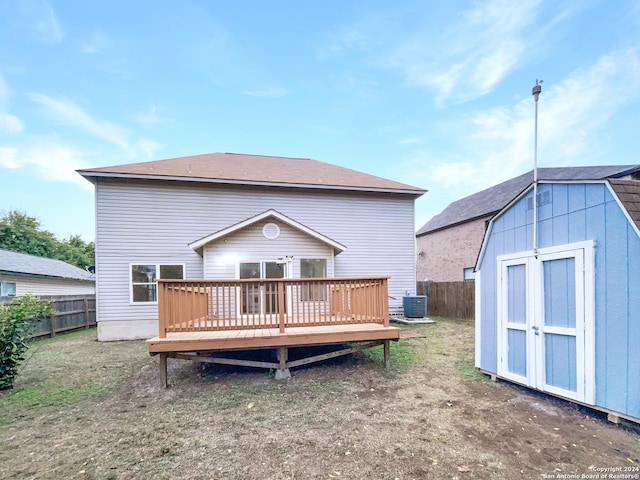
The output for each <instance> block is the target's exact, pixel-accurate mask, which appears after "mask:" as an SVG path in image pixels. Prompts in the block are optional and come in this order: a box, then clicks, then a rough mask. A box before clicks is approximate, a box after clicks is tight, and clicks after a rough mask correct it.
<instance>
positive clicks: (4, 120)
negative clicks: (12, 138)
mask: <svg viewBox="0 0 640 480" xmlns="http://www.w3.org/2000/svg"><path fill="white" fill-rule="evenodd" d="M10 96H11V91H10V90H9V87H8V86H7V84H6V82H5V81H4V78H3V76H2V75H0V134H8V135H16V134H18V133H22V131H23V130H24V124H23V123H22V120H20V118H18V117H16V116H15V115H12V114H10V113H9V112H8V111H7V105H8V104H9V97H10Z"/></svg>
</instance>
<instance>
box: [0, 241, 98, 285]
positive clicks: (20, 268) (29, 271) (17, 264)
mask: <svg viewBox="0 0 640 480" xmlns="http://www.w3.org/2000/svg"><path fill="white" fill-rule="evenodd" d="M0 273H11V274H17V275H36V276H44V277H57V278H66V279H73V280H85V281H91V282H93V281H95V280H94V277H93V275H92V274H90V273H89V272H87V271H85V270H82V269H81V268H78V267H76V266H74V265H70V264H68V263H65V262H63V261H62V260H54V259H53V258H44V257H36V256H34V255H27V254H25V253H18V252H12V251H10V250H3V249H0Z"/></svg>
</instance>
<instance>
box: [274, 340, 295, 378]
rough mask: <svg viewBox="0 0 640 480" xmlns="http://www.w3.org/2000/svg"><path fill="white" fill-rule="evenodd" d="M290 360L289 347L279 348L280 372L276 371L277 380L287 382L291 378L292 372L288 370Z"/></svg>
mask: <svg viewBox="0 0 640 480" xmlns="http://www.w3.org/2000/svg"><path fill="white" fill-rule="evenodd" d="M288 358H289V349H288V348H287V347H278V370H276V380H286V379H287V378H291V372H290V371H289V369H288V368H287V360H288Z"/></svg>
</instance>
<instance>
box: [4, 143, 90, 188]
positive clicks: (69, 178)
mask: <svg viewBox="0 0 640 480" xmlns="http://www.w3.org/2000/svg"><path fill="white" fill-rule="evenodd" d="M0 166H1V167H4V168H12V169H15V168H29V167H31V168H33V169H34V170H35V172H36V174H37V175H38V176H39V177H41V178H42V179H44V180H49V181H54V182H60V181H62V182H71V183H77V184H80V185H83V186H85V187H88V186H90V185H89V184H88V182H86V181H84V180H83V179H82V177H80V175H78V174H77V173H76V172H75V170H77V169H79V168H85V167H87V166H89V162H88V161H87V159H86V158H85V156H84V155H83V154H82V153H80V152H78V151H76V150H74V149H73V148H70V147H67V146H64V145H61V144H60V143H58V142H57V141H55V140H52V139H50V138H31V139H30V141H29V144H28V146H26V147H23V148H21V147H0Z"/></svg>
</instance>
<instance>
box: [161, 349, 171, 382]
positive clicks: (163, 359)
mask: <svg viewBox="0 0 640 480" xmlns="http://www.w3.org/2000/svg"><path fill="white" fill-rule="evenodd" d="M159 364H160V386H161V387H164V388H167V387H168V386H169V384H168V382H167V354H166V353H161V354H160V362H159Z"/></svg>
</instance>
